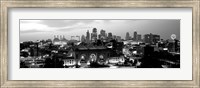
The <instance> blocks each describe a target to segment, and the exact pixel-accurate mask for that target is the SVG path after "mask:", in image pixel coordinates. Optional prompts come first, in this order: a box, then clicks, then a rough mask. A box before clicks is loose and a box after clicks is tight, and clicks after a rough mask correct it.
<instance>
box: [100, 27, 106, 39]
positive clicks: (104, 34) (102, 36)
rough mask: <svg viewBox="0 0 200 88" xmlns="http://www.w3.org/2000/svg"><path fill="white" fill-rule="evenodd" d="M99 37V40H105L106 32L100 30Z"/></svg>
mask: <svg viewBox="0 0 200 88" xmlns="http://www.w3.org/2000/svg"><path fill="white" fill-rule="evenodd" d="M100 36H101V37H100V38H103V39H105V38H106V31H105V30H103V29H102V30H101V31H100Z"/></svg>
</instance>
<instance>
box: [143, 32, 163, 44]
mask: <svg viewBox="0 0 200 88" xmlns="http://www.w3.org/2000/svg"><path fill="white" fill-rule="evenodd" d="M158 41H160V35H156V34H152V33H150V34H145V35H144V42H145V43H149V44H155V43H157V42H158Z"/></svg>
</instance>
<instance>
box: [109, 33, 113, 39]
mask: <svg viewBox="0 0 200 88" xmlns="http://www.w3.org/2000/svg"><path fill="white" fill-rule="evenodd" d="M112 39H113V36H112V33H111V32H109V33H108V41H110V40H112Z"/></svg>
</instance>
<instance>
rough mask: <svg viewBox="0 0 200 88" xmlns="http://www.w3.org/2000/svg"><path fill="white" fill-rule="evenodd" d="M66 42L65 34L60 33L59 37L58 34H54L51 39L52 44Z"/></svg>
mask: <svg viewBox="0 0 200 88" xmlns="http://www.w3.org/2000/svg"><path fill="white" fill-rule="evenodd" d="M67 42H68V40H67V39H65V36H64V35H63V36H62V35H60V37H59V35H57V36H56V35H55V36H54V39H53V44H54V45H66V44H67Z"/></svg>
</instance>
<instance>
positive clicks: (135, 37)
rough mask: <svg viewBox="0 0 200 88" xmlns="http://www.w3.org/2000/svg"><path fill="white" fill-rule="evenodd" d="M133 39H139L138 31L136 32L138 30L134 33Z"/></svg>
mask: <svg viewBox="0 0 200 88" xmlns="http://www.w3.org/2000/svg"><path fill="white" fill-rule="evenodd" d="M133 40H134V41H137V40H138V38H137V32H136V31H135V32H134V33H133Z"/></svg>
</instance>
